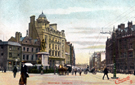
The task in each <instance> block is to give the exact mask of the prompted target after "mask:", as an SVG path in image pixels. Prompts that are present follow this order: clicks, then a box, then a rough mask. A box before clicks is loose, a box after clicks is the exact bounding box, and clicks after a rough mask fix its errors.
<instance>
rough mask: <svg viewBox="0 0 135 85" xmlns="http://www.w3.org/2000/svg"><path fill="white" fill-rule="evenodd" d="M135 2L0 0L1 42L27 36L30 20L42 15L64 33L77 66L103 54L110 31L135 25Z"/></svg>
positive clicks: (103, 0) (133, 0) (104, 0)
mask: <svg viewBox="0 0 135 85" xmlns="http://www.w3.org/2000/svg"><path fill="white" fill-rule="evenodd" d="M134 3H135V0H0V10H1V11H0V39H1V40H4V41H6V40H8V39H9V38H10V37H11V36H15V32H16V31H18V32H22V34H23V36H25V35H26V30H27V29H28V23H29V22H30V16H32V15H35V16H36V19H37V18H38V16H39V15H40V14H41V13H42V11H43V12H44V14H45V15H46V17H47V19H48V21H50V23H57V26H58V30H65V34H66V39H67V41H69V42H71V43H72V44H73V45H74V49H75V55H76V63H77V64H78V63H88V62H89V57H90V55H91V54H92V53H93V52H94V51H104V50H105V42H106V39H107V37H110V35H109V34H100V31H102V28H103V31H106V32H108V31H112V29H113V27H115V28H117V25H119V24H121V23H125V25H127V22H128V21H133V23H134V22H135V6H134Z"/></svg>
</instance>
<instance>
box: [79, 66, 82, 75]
mask: <svg viewBox="0 0 135 85" xmlns="http://www.w3.org/2000/svg"><path fill="white" fill-rule="evenodd" d="M79 73H80V76H81V73H82V69H81V68H80V72H79Z"/></svg>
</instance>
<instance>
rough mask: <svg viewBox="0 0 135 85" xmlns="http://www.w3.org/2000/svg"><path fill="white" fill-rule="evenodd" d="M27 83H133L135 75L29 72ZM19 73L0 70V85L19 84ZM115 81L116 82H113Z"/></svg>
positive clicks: (64, 84)
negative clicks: (116, 77) (14, 76)
mask: <svg viewBox="0 0 135 85" xmlns="http://www.w3.org/2000/svg"><path fill="white" fill-rule="evenodd" d="M29 76H30V77H29V78H28V80H27V85H116V84H117V85H135V76H134V75H129V74H117V76H118V77H119V78H120V79H119V80H117V81H116V79H111V77H112V76H113V74H111V73H109V77H110V79H109V80H107V78H106V76H105V79H104V80H102V76H103V73H97V74H96V75H94V74H91V73H88V74H83V73H82V75H81V76H80V75H79V74H78V73H77V75H76V76H75V75H71V74H69V75H66V76H65V75H61V76H59V75H57V74H56V75H54V74H52V73H50V74H43V75H41V74H29ZM19 79H20V73H19V72H18V73H17V75H16V78H13V73H12V72H11V71H7V72H6V73H2V72H0V85H19V84H18V83H19ZM115 81H116V82H115Z"/></svg>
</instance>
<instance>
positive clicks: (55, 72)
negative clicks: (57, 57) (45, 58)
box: [54, 66, 56, 75]
mask: <svg viewBox="0 0 135 85" xmlns="http://www.w3.org/2000/svg"><path fill="white" fill-rule="evenodd" d="M55 73H56V66H54V75H55Z"/></svg>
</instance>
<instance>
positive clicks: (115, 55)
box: [106, 22, 135, 73]
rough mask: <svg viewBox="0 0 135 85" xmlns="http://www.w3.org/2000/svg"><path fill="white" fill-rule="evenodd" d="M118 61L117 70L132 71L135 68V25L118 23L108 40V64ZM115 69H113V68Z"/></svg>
mask: <svg viewBox="0 0 135 85" xmlns="http://www.w3.org/2000/svg"><path fill="white" fill-rule="evenodd" d="M114 61H115V62H116V71H117V72H123V73H131V72H133V71H134V70H135V62H134V61H135V25H132V22H128V24H127V27H125V24H121V25H118V28H117V29H116V30H115V29H114V30H113V33H112V35H111V38H108V39H107V41H106V64H107V65H111V64H113V62H114ZM112 71H113V69H112Z"/></svg>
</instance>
